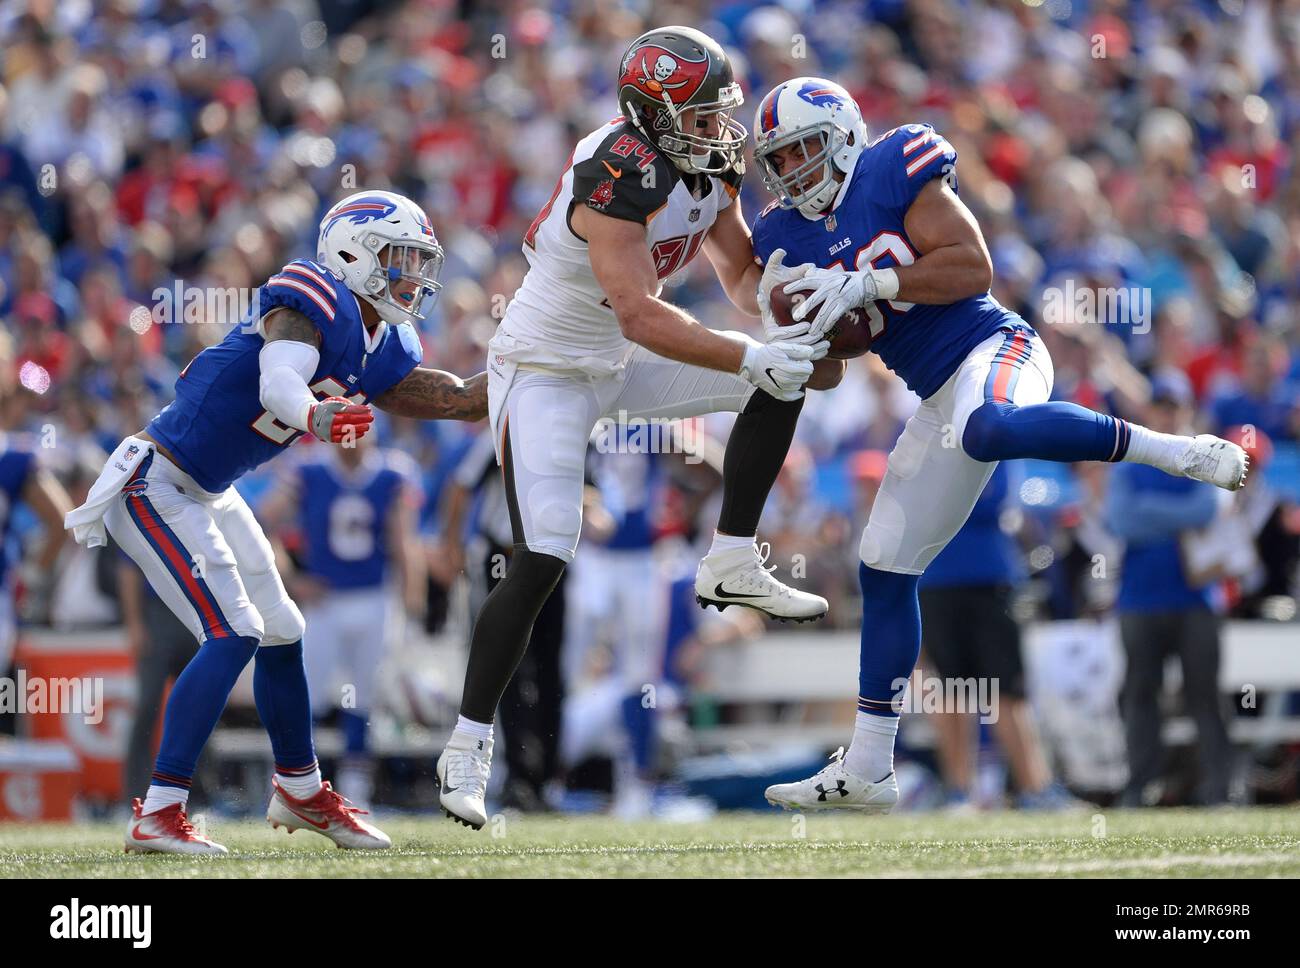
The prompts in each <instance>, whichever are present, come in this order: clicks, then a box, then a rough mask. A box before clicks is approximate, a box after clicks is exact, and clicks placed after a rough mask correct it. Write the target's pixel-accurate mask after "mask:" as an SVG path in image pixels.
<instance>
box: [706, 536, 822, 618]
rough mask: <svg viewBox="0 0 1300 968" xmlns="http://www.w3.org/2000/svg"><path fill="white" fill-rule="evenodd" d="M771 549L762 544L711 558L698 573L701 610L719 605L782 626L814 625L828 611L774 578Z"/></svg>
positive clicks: (812, 597) (813, 597)
mask: <svg viewBox="0 0 1300 968" xmlns="http://www.w3.org/2000/svg"><path fill="white" fill-rule="evenodd" d="M770 551H771V546H770V545H768V543H767V542H763V546H762V548H761V549H760V548H759V546H758V545H757V544H752V545H750V546H749V547H748V548H736V549H734V550H732V551H724V552H721V553H720V554H715V555H709V556H707V557H706V558H705V559H704V560H703V561H701V562H700V567H699V570H698V571H697V572H696V573H695V600H696V601H697V602H699V603H700V607H701V608H707V607H708V606H710V605H716V606H717V607H718V611H722V610H723V609H724V608H726V607H727V606H728V605H744V606H745V607H746V608H753V609H757V610H758V611H760V612H762V613H763V614H765V615H767V616H769V617H771V618H774V619H778V620H780V621H782V622H785V621H795V622H812V621H815V620H816V619H819V618H821V617H822V616H823V615H825V614H826V610H827V608H828V607H829V606H828V605H827V604H826V599H824V598H822V597H821V596H820V595H810V594H809V593H808V592H801V591H800V590H799V589H797V588H791V587H790V586H789V585H786V584H783V583H782V582H779V581H777V580H776V579H775V578H774V577H772V572H774V571H776V566H775V565H770V566H768V565H767V557H768V554H769V553H770Z"/></svg>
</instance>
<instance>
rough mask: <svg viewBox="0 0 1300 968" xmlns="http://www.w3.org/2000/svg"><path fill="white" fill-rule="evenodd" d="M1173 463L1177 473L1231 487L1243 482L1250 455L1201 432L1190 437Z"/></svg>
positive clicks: (1233, 445)
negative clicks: (1196, 435)
mask: <svg viewBox="0 0 1300 968" xmlns="http://www.w3.org/2000/svg"><path fill="white" fill-rule="evenodd" d="M1176 466H1177V468H1178V472H1179V473H1180V474H1183V475H1185V476H1187V477H1190V478H1192V479H1193V480H1197V481H1205V482H1206V483H1207V484H1213V485H1214V486H1215V487H1221V488H1223V489H1224V490H1225V491H1235V490H1237V489H1238V488H1240V487H1241V486H1242V485H1243V484H1245V483H1246V472H1247V471H1248V470H1250V458H1249V457H1248V456H1247V455H1246V452H1245V451H1244V450H1242V449H1241V448H1240V447H1238V446H1237V445H1236V444H1234V443H1232V441H1230V440H1224V439H1222V438H1221V437H1215V436H1214V435H1213V434H1201V435H1200V436H1198V437H1193V438H1192V442H1191V443H1190V444H1188V445H1187V449H1186V450H1184V451H1183V452H1182V453H1181V454H1179V455H1178V459H1177V461H1176Z"/></svg>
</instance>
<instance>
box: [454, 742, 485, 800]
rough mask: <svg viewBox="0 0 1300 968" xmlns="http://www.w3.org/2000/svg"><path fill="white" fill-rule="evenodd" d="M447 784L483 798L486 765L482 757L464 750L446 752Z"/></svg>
mask: <svg viewBox="0 0 1300 968" xmlns="http://www.w3.org/2000/svg"><path fill="white" fill-rule="evenodd" d="M447 752H448V754H450V755H449V758H448V760H447V782H448V784H450V785H451V786H453V787H458V788H464V789H465V790H466V792H467V793H472V794H474V795H476V796H480V797H481V796H483V795H484V794H485V793H486V792H487V781H488V764H487V760H486V759H485V758H484V757H482V756H475V755H474V754H473V753H468V752H465V751H464V750H448V751H447Z"/></svg>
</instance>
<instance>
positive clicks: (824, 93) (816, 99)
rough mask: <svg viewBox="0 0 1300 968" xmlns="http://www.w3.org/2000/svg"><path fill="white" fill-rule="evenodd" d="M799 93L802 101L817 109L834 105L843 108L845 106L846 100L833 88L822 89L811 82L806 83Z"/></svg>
mask: <svg viewBox="0 0 1300 968" xmlns="http://www.w3.org/2000/svg"><path fill="white" fill-rule="evenodd" d="M797 93H798V95H799V97H800V98H801V99H803V100H805V101H807V102H808V103H809V104H811V105H814V106H815V107H827V106H829V105H832V104H833V105H835V106H836V107H841V106H843V104H844V98H842V97H841V96H840V92H839V91H837V90H835V89H834V88H833V87H822V86H820V85H817V84H814V83H812V82H811V81H808V82H806V83H805V84H804V85H803V87H801V88H799V90H798V92H797Z"/></svg>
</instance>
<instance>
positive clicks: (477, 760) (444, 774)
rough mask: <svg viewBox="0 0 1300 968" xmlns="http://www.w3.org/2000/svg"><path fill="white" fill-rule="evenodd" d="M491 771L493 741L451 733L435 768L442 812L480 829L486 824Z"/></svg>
mask: <svg viewBox="0 0 1300 968" xmlns="http://www.w3.org/2000/svg"><path fill="white" fill-rule="evenodd" d="M491 773H492V740H491V739H479V738H478V737H476V736H469V735H467V734H465V733H459V732H453V733H452V734H451V739H449V740H447V748H446V749H444V750H443V751H442V755H441V756H440V757H438V768H437V769H436V770H435V771H434V777H435V779H436V781H437V784H438V802H439V804H440V805H441V806H442V811H443V813H445V814H446V815H447V816H448V817H450V818H451V819H452V820H455V821H456V822H457V823H463V824H464V825H465V826H466V827H473V828H474V829H475V830H478V829H480V828H481V827H482V826H483V825H484V824H485V823H487V804H486V802H485V801H486V799H487V784H488V777H489V776H490V775H491Z"/></svg>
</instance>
